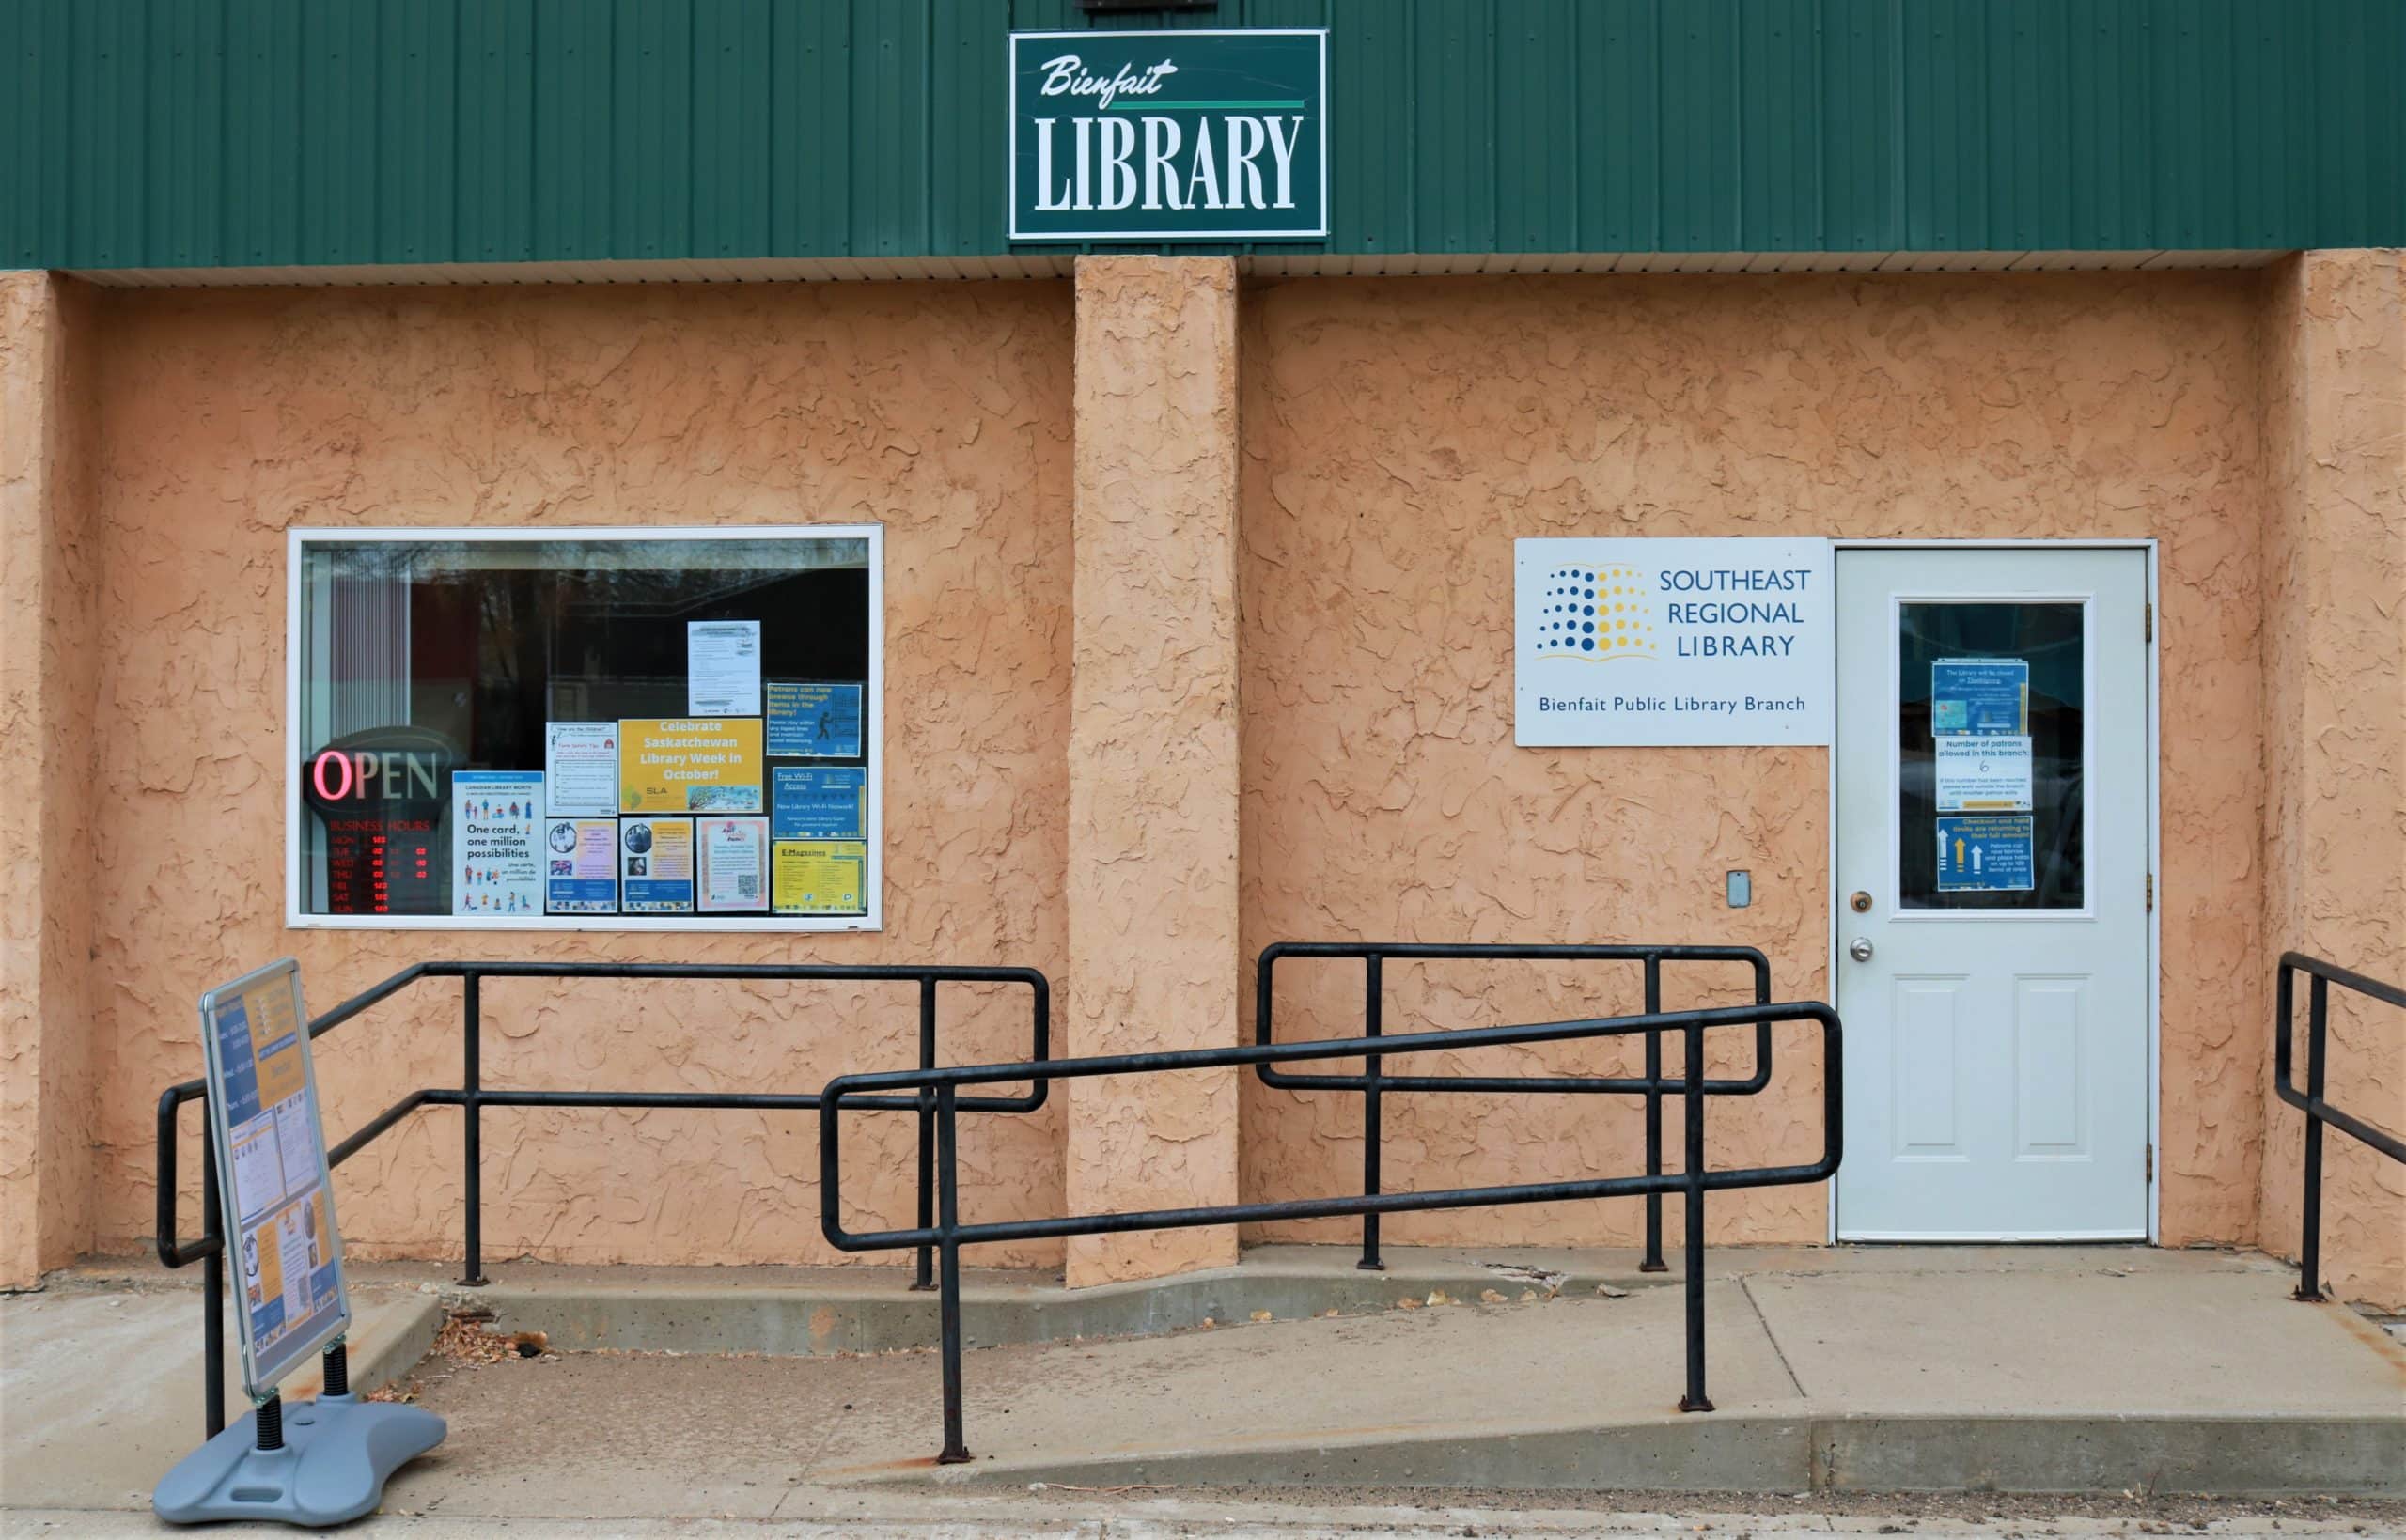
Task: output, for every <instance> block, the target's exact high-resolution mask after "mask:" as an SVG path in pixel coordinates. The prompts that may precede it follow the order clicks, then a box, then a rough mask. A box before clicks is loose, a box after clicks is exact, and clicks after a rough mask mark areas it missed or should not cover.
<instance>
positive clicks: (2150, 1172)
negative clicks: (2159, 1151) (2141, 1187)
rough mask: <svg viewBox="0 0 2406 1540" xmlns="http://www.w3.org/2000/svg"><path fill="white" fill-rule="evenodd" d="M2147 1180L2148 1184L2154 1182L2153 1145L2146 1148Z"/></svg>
mask: <svg viewBox="0 0 2406 1540" xmlns="http://www.w3.org/2000/svg"><path fill="white" fill-rule="evenodd" d="M2147 1179H2148V1181H2150V1182H2151V1181H2154V1180H2155V1146H2154V1145H2153V1144H2149V1145H2148V1147H2147Z"/></svg>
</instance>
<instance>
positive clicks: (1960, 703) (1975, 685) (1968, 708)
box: [1929, 658, 2030, 738]
mask: <svg viewBox="0 0 2406 1540" xmlns="http://www.w3.org/2000/svg"><path fill="white" fill-rule="evenodd" d="M1964 733H1970V734H1976V735H1978V734H1987V735H1996V736H2001V737H2006V738H2027V737H2029V736H2030V665H2029V664H2028V663H2027V662H2025V661H2023V660H2022V659H2019V658H1937V659H1932V660H1931V661H1930V665H1929V736H1930V737H1932V738H1949V737H1954V736H1956V735H1959V734H1964Z"/></svg>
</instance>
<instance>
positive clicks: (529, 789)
mask: <svg viewBox="0 0 2406 1540" xmlns="http://www.w3.org/2000/svg"><path fill="white" fill-rule="evenodd" d="M612 785H613V786H614V787H615V786H616V780H615V777H614V778H613V782H612ZM542 821H543V772H542V771H540V770H456V771H454V772H453V773H452V776H451V912H452V913H454V914H474V915H477V916H478V917H480V918H483V919H488V920H489V919H493V918H495V917H499V918H502V919H508V918H511V917H513V916H516V915H521V914H540V913H542V912H543V839H542Z"/></svg>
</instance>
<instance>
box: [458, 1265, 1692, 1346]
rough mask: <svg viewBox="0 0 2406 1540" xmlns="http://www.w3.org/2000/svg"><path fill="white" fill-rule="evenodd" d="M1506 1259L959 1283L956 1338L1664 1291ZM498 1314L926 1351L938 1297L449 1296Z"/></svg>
mask: <svg viewBox="0 0 2406 1540" xmlns="http://www.w3.org/2000/svg"><path fill="white" fill-rule="evenodd" d="M1536 1271H1537V1269H1529V1268H1518V1269H1515V1268H1512V1267H1510V1266H1509V1265H1499V1266H1480V1265H1477V1264H1470V1265H1460V1264H1451V1263H1446V1264H1436V1263H1429V1262H1422V1263H1419V1264H1417V1265H1414V1266H1411V1267H1398V1268H1395V1269H1394V1270H1392V1271H1389V1272H1361V1271H1356V1270H1353V1269H1351V1268H1345V1269H1322V1270H1318V1271H1312V1270H1305V1269H1304V1268H1293V1269H1286V1268H1274V1269H1273V1268H1259V1267H1253V1266H1248V1267H1241V1268H1220V1269H1215V1270H1213V1271H1210V1272H1199V1273H1188V1274H1184V1275H1181V1276H1179V1277H1175V1278H1165V1279H1140V1280H1136V1281H1133V1282H1130V1283H1104V1284H1099V1285H1097V1286H1095V1287H1092V1288H1083V1289H1065V1288H1061V1287H1059V1286H1057V1285H1052V1286H1046V1285H1039V1284H1028V1283H991V1282H989V1283H979V1282H975V1281H973V1282H968V1283H964V1285H963V1287H962V1290H961V1334H962V1339H963V1341H964V1342H965V1343H966V1345H967V1346H970V1347H1003V1346H1020V1345H1023V1344H1030V1343H1047V1342H1069V1341H1072V1340H1074V1339H1077V1338H1081V1337H1135V1336H1157V1335H1161V1334H1164V1333H1167V1332H1171V1331H1182V1330H1190V1329H1193V1328H1195V1327H1199V1326H1202V1325H1203V1324H1204V1323H1205V1322H1207V1321H1208V1322H1211V1323H1213V1324H1216V1325H1220V1326H1226V1325H1229V1324H1231V1323H1242V1322H1250V1321H1252V1320H1254V1319H1255V1318H1256V1315H1257V1314H1258V1313H1260V1312H1267V1313H1268V1314H1269V1316H1270V1318H1272V1319H1274V1320H1282V1321H1287V1320H1301V1319H1304V1318H1305V1317H1308V1316H1315V1315H1325V1314H1330V1313H1331V1312H1334V1313H1336V1314H1341V1315H1363V1314H1377V1313H1379V1312H1381V1311H1385V1310H1391V1309H1393V1308H1395V1306H1396V1302H1397V1301H1398V1299H1404V1298H1407V1297H1409V1298H1411V1299H1415V1300H1420V1299H1427V1298H1428V1296H1429V1295H1430V1293H1431V1292H1432V1291H1443V1292H1444V1293H1445V1295H1447V1296H1448V1297H1450V1298H1452V1299H1462V1300H1475V1299H1478V1298H1479V1296H1480V1293H1481V1292H1482V1291H1484V1290H1493V1291H1495V1292H1497V1293H1499V1294H1502V1295H1504V1296H1505V1298H1507V1299H1515V1300H1517V1299H1520V1298H1521V1297H1522V1295H1523V1293H1528V1292H1534V1293H1535V1294H1536V1295H1537V1296H1538V1297H1539V1298H1540V1299H1543V1298H1550V1297H1552V1296H1553V1295H1555V1294H1557V1293H1558V1294H1564V1295H1572V1294H1592V1293H1594V1292H1595V1291H1596V1289H1597V1288H1598V1287H1599V1285H1601V1286H1603V1287H1606V1288H1611V1289H1616V1290H1631V1289H1639V1288H1654V1287H1660V1286H1663V1285H1664V1283H1666V1281H1667V1279H1668V1278H1669V1277H1670V1276H1672V1275H1666V1274H1662V1273H1639V1272H1636V1271H1634V1270H1630V1271H1628V1272H1627V1273H1625V1274H1623V1273H1617V1272H1616V1273H1609V1274H1605V1273H1595V1274H1583V1273H1580V1272H1559V1273H1548V1274H1546V1275H1543V1276H1532V1273H1533V1272H1536ZM446 1298H447V1299H450V1300H451V1301H452V1302H455V1303H461V1302H473V1303H476V1304H478V1305H481V1306H483V1307H484V1308H486V1309H489V1310H491V1311H492V1313H493V1324H494V1326H495V1327H496V1328H497V1329H498V1330H505V1331H522V1330H534V1331H541V1332H543V1333H544V1334H545V1335H546V1336H548V1337H549V1338H550V1340H551V1344H552V1346H554V1347H555V1348H558V1349H560V1350H562V1351H567V1352H582V1351H589V1350H592V1349H596V1348H612V1349H617V1350H621V1351H634V1352H675V1353H736V1352H746V1353H769V1354H780V1355H783V1354H799V1355H807V1354H821V1353H878V1352H890V1351H893V1350H895V1349H898V1348H914V1347H932V1346H935V1343H936V1329H937V1321H936V1297H935V1295H934V1294H933V1293H914V1292H912V1291H910V1290H909V1289H908V1288H907V1287H906V1286H905V1283H904V1281H903V1280H901V1279H897V1278H894V1277H892V1276H891V1275H888V1276H886V1277H884V1278H860V1279H857V1280H852V1279H846V1280H842V1281H838V1282H833V1283H830V1282H821V1281H818V1280H813V1281H810V1282H807V1283H778V1284H760V1285H746V1284H736V1285H732V1286H729V1285H715V1286H706V1285H700V1284H690V1283H667V1284H664V1283H651V1282H643V1283H628V1284H621V1285H612V1284H609V1283H587V1282H583V1281H577V1282H567V1281H537V1282H532V1283H509V1282H508V1281H506V1280H505V1281H502V1282H497V1283H491V1284H488V1285H486V1286H485V1287H482V1288H479V1289H476V1290H461V1291H456V1292H452V1293H449V1294H447V1295H446Z"/></svg>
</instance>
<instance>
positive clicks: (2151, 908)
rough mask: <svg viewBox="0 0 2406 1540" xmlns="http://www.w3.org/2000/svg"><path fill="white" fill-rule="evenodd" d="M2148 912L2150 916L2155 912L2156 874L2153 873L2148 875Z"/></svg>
mask: <svg viewBox="0 0 2406 1540" xmlns="http://www.w3.org/2000/svg"><path fill="white" fill-rule="evenodd" d="M2147 911H2148V913H2149V914H2153V913H2154V912H2155V874H2154V873H2153V872H2149V873H2148V874H2147Z"/></svg>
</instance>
